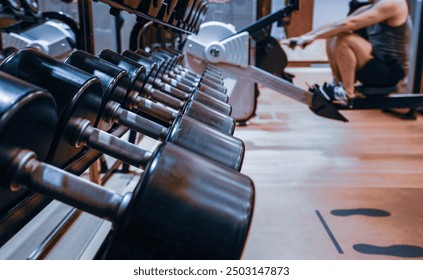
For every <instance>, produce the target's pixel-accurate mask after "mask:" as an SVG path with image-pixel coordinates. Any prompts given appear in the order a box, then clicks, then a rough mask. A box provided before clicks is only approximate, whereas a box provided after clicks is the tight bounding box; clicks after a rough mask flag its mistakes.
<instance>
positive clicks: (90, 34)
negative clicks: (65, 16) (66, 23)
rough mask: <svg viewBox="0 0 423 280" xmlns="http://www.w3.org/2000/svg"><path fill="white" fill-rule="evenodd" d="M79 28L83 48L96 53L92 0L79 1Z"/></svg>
mask: <svg viewBox="0 0 423 280" xmlns="http://www.w3.org/2000/svg"><path fill="white" fill-rule="evenodd" d="M78 13H79V29H80V32H81V48H82V50H84V51H86V52H88V53H91V54H94V53H95V49H94V27H93V11H92V3H91V0H79V1H78Z"/></svg>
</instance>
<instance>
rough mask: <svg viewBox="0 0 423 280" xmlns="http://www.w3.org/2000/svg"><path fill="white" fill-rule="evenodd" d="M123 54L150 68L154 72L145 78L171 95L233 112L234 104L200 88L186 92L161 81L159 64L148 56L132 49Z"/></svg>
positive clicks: (220, 110) (217, 109) (227, 112)
mask: <svg viewBox="0 0 423 280" xmlns="http://www.w3.org/2000/svg"><path fill="white" fill-rule="evenodd" d="M122 55H123V56H125V57H128V58H130V59H132V60H134V61H135V62H137V63H138V64H140V65H142V66H144V67H145V68H146V69H150V71H152V72H153V73H152V74H151V75H149V76H148V78H147V79H146V80H145V81H146V82H147V83H149V84H150V85H155V86H156V88H159V89H160V90H162V91H163V92H167V93H169V94H170V95H172V96H173V97H176V98H177V99H180V100H183V101H189V100H194V101H197V102H200V103H202V104H204V105H207V106H208V107H210V108H211V109H213V110H215V111H218V112H220V113H222V114H225V115H230V114H231V112H232V106H231V105H229V104H227V103H225V102H222V101H220V100H216V99H215V98H214V97H212V96H210V95H208V94H206V93H203V92H201V91H199V90H193V91H192V92H191V93H188V92H184V91H182V90H179V89H177V88H175V87H173V86H172V85H170V84H167V83H163V82H160V81H159V79H157V78H156V77H157V75H158V72H159V71H158V70H157V69H158V64H157V63H156V62H155V61H153V60H150V59H148V58H145V57H143V56H141V55H140V54H138V53H136V52H133V51H130V50H127V51H124V52H123V53H122Z"/></svg>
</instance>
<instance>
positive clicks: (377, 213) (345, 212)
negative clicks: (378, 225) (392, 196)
mask: <svg viewBox="0 0 423 280" xmlns="http://www.w3.org/2000/svg"><path fill="white" fill-rule="evenodd" d="M330 213H331V214H332V215H334V216H341V217H345V216H353V215H362V216H368V217H388V216H391V213H389V212H387V211H384V210H380V209H372V208H356V209H337V210H332V211H331V212H330Z"/></svg>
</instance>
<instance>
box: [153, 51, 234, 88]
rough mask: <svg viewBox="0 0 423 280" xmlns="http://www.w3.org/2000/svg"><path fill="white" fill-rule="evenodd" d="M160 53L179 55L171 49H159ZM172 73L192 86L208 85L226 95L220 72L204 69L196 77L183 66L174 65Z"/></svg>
mask: <svg viewBox="0 0 423 280" xmlns="http://www.w3.org/2000/svg"><path fill="white" fill-rule="evenodd" d="M160 52H163V53H165V54H168V55H176V54H179V52H178V51H176V50H174V49H171V48H165V49H160ZM172 71H174V72H175V74H176V75H180V76H181V78H184V79H187V80H189V81H190V82H191V83H193V84H194V85H195V84H199V83H200V82H201V84H204V85H210V86H212V87H215V88H216V89H218V90H219V91H221V92H223V93H226V88H223V85H224V83H223V76H222V73H221V71H220V70H219V71H215V70H214V69H207V68H206V69H205V71H204V72H203V73H202V75H197V74H195V73H193V72H192V71H190V70H189V69H187V68H185V67H184V66H183V65H176V66H175V67H174V68H173V69H172ZM176 79H178V78H176Z"/></svg>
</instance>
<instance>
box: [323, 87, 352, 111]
mask: <svg viewBox="0 0 423 280" xmlns="http://www.w3.org/2000/svg"><path fill="white" fill-rule="evenodd" d="M320 90H321V91H322V92H323V93H324V94H325V95H326V96H327V97H328V98H329V100H331V101H332V102H333V103H335V104H339V105H344V106H347V105H348V95H347V92H346V91H345V89H344V86H343V85H342V83H324V84H323V86H321V87H320Z"/></svg>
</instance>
